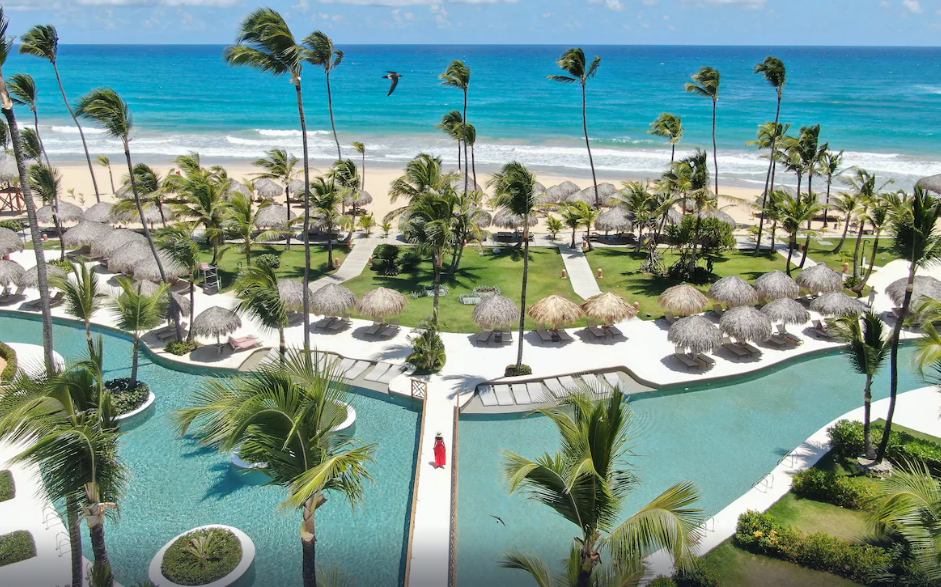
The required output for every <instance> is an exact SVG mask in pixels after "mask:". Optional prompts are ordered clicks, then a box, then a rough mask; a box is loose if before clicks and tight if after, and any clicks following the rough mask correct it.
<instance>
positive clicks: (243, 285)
mask: <svg viewBox="0 0 941 587" xmlns="http://www.w3.org/2000/svg"><path fill="white" fill-rule="evenodd" d="M235 290H236V291H237V292H238V296H239V298H240V299H241V301H240V302H239V304H238V306H237V307H236V311H237V312H238V313H240V314H245V315H248V316H251V317H253V318H255V319H256V320H258V322H260V323H261V325H262V326H264V327H265V328H271V329H276V330H277V331H278V340H279V346H278V349H279V351H280V353H281V357H282V360H283V358H284V356H285V353H287V343H286V342H285V339H284V329H285V327H287V325H288V308H287V306H286V305H285V303H284V300H283V299H282V298H281V292H280V291H279V290H278V276H277V274H275V271H274V269H273V268H271V267H269V266H267V265H259V266H255V267H251V266H249V267H245V268H243V269H242V270H241V271H240V272H239V275H238V278H237V279H236V280H235Z"/></svg>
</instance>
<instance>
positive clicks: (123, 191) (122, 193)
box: [114, 183, 134, 200]
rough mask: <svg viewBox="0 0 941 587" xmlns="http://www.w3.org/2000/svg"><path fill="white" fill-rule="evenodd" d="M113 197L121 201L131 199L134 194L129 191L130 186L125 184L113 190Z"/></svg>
mask: <svg viewBox="0 0 941 587" xmlns="http://www.w3.org/2000/svg"><path fill="white" fill-rule="evenodd" d="M114 197H115V198H120V199H122V200H127V199H129V198H133V197H134V193H133V192H132V191H131V184H130V183H126V184H124V185H122V186H121V187H119V188H118V189H116V190H114Z"/></svg>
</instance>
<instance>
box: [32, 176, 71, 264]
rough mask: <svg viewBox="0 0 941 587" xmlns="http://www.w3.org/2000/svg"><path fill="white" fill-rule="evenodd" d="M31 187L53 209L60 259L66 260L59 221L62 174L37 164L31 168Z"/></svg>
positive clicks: (53, 221)
mask: <svg viewBox="0 0 941 587" xmlns="http://www.w3.org/2000/svg"><path fill="white" fill-rule="evenodd" d="M29 185H30V187H31V188H32V189H33V192H34V193H35V194H36V195H38V196H39V198H40V199H41V200H42V201H43V203H44V204H46V205H47V206H51V207H52V223H53V224H54V225H55V227H56V233H57V234H58V235H59V259H60V260H63V259H65V241H63V240H62V234H63V230H62V222H61V221H60V220H59V190H60V188H61V186H62V174H61V173H59V170H58V169H55V168H52V167H46V166H45V165H42V164H41V163H35V164H33V165H31V166H30V168H29Z"/></svg>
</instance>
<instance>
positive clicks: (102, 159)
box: [95, 155, 117, 194]
mask: <svg viewBox="0 0 941 587" xmlns="http://www.w3.org/2000/svg"><path fill="white" fill-rule="evenodd" d="M95 163H97V164H98V165H101V166H102V167H104V168H105V169H107V170H108V181H110V182H111V193H112V194H113V193H114V192H115V191H117V190H115V189H114V174H113V173H111V159H109V158H108V156H107V155H98V156H97V157H95Z"/></svg>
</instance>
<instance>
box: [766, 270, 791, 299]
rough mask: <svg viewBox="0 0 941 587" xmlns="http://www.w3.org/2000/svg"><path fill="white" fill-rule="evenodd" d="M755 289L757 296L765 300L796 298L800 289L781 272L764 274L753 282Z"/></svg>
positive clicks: (789, 277)
mask: <svg viewBox="0 0 941 587" xmlns="http://www.w3.org/2000/svg"><path fill="white" fill-rule="evenodd" d="M755 289H757V290H758V295H759V296H761V297H763V298H765V299H766V300H777V299H779V298H796V297H797V296H798V295H800V287H799V286H798V285H797V282H796V281H794V280H793V279H792V278H791V276H789V275H787V274H785V273H784V272H783V271H772V272H771V273H765V274H764V275H762V276H761V277H759V278H758V279H757V280H755Z"/></svg>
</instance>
